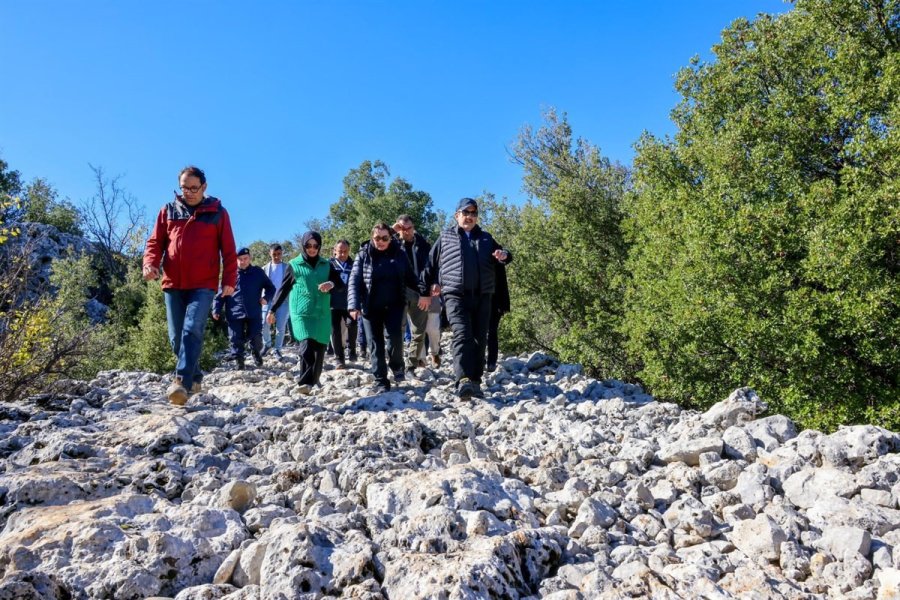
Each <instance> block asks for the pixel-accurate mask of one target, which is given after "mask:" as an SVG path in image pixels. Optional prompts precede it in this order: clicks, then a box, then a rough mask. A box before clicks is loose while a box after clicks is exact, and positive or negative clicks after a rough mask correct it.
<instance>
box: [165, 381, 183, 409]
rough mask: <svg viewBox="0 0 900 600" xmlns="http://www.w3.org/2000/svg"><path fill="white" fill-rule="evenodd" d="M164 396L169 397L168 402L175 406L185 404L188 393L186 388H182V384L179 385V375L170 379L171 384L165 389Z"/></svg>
mask: <svg viewBox="0 0 900 600" xmlns="http://www.w3.org/2000/svg"><path fill="white" fill-rule="evenodd" d="M166 396H168V397H169V402H171V403H172V404H174V405H175V406H184V405H185V404H187V399H188V393H187V390H186V389H184V386H183V385H181V377H176V378H175V379H174V380H172V384H171V385H170V386H169V389H167V390H166Z"/></svg>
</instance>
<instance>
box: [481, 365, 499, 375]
mask: <svg viewBox="0 0 900 600" xmlns="http://www.w3.org/2000/svg"><path fill="white" fill-rule="evenodd" d="M484 370H485V371H487V372H488V373H493V372H494V371H496V370H497V363H488V364H486V365H485V366H484Z"/></svg>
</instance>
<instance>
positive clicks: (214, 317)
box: [213, 313, 219, 321]
mask: <svg viewBox="0 0 900 600" xmlns="http://www.w3.org/2000/svg"><path fill="white" fill-rule="evenodd" d="M218 320H219V313H213V321H218Z"/></svg>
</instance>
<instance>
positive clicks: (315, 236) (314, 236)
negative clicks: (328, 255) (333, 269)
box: [300, 231, 322, 267]
mask: <svg viewBox="0 0 900 600" xmlns="http://www.w3.org/2000/svg"><path fill="white" fill-rule="evenodd" d="M310 241H312V242H315V243H317V244H318V245H319V253H318V254H316V255H315V256H310V255H309V254H307V253H306V244H307V242H310ZM300 254H302V255H303V260H305V261H306V263H307V264H308V265H309V266H311V267H315V266H316V265H317V264H318V263H319V257H320V256H322V236H321V235H319V232H317V231H307V232H306V233H304V234H303V237H301V238H300Z"/></svg>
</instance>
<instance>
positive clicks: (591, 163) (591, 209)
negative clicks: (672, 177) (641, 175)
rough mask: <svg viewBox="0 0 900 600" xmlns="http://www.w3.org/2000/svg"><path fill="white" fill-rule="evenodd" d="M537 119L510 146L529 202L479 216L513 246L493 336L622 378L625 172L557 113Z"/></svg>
mask: <svg viewBox="0 0 900 600" xmlns="http://www.w3.org/2000/svg"><path fill="white" fill-rule="evenodd" d="M544 118H545V122H544V124H543V126H541V127H540V128H539V129H538V130H536V131H534V130H532V129H531V128H527V127H526V128H525V129H524V130H523V131H522V133H521V135H520V136H519V140H518V143H517V145H516V147H515V151H514V152H515V157H516V159H517V160H518V161H519V163H520V164H522V166H523V167H524V169H525V179H524V184H525V190H526V191H527V192H528V194H529V195H530V196H531V197H532V198H534V201H533V202H530V203H528V204H526V205H525V206H523V207H522V208H521V209H519V210H518V211H516V210H514V209H512V208H510V207H508V206H506V207H504V209H503V211H502V212H501V213H500V214H499V215H494V214H492V215H491V216H490V217H489V218H488V222H487V223H486V228H487V227H488V225H489V226H492V227H494V228H495V229H493V230H491V229H488V230H489V231H492V233H493V234H494V235H495V237H496V238H497V239H498V241H499V242H500V243H501V244H504V245H506V246H508V247H509V248H510V249H511V250H512V252H513V254H514V261H513V263H512V264H511V266H510V267H509V269H508V275H509V281H510V293H511V297H512V303H513V310H512V313H511V314H510V315H509V316H508V317H505V319H504V336H503V338H504V339H505V340H507V343H508V344H510V346H508V347H509V348H512V349H528V348H532V349H533V348H544V349H546V350H549V351H551V352H553V353H554V354H556V355H558V356H559V357H560V358H561V359H562V360H564V361H571V362H579V363H582V364H583V365H584V366H585V367H586V368H587V369H588V370H589V371H590V372H592V373H594V374H596V375H600V376H604V377H627V376H628V375H629V374H630V373H631V372H632V371H633V367H632V366H631V365H630V363H629V360H628V358H627V356H626V355H625V353H624V351H623V338H622V335H621V334H620V333H619V332H618V326H619V324H620V322H621V319H622V313H623V306H622V297H623V293H624V284H625V273H624V262H625V256H626V245H625V242H624V239H623V235H622V232H621V227H620V225H621V220H622V214H621V203H622V200H623V197H624V195H625V193H626V190H627V189H628V186H629V175H628V171H627V169H625V168H624V167H622V166H621V165H618V164H614V163H611V162H610V161H609V160H608V159H606V158H604V157H603V156H602V155H601V154H600V151H599V150H598V149H597V148H596V147H594V146H592V145H590V144H589V143H587V142H586V141H584V140H582V139H575V138H573V136H572V129H571V127H570V126H569V124H568V122H567V120H566V118H565V116H564V115H563V116H562V117H561V118H560V117H558V116H557V115H556V113H555V112H553V111H552V110H551V111H549V112H547V113H546V114H545V115H544ZM486 207H487V208H488V210H491V209H492V208H493V206H492V202H487V203H486Z"/></svg>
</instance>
